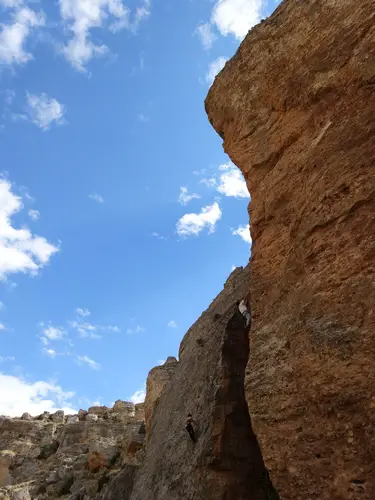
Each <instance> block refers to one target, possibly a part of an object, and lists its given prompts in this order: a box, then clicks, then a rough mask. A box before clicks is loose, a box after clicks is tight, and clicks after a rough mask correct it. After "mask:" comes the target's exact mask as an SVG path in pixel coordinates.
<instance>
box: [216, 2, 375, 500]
mask: <svg viewBox="0 0 375 500" xmlns="http://www.w3.org/2000/svg"><path fill="white" fill-rule="evenodd" d="M206 109H207V112H208V116H209V119H210V121H211V123H212V125H213V127H214V128H215V129H216V130H217V132H218V133H219V134H220V135H221V137H222V138H223V141H224V149H225V151H226V152H227V153H228V154H229V155H230V157H231V159H232V160H233V162H234V163H235V164H236V165H237V166H238V167H239V168H240V169H241V171H242V173H243V175H244V176H245V179H246V181H247V185H248V188H249V191H250V193H251V195H252V201H251V204H250V218H251V231H252V237H253V241H254V243H253V248H252V278H251V281H250V283H251V284H250V283H249V287H251V297H252V312H253V326H252V330H251V332H250V346H251V352H250V358H249V362H248V365H247V371H246V379H245V390H246V397H247V401H248V405H249V409H250V414H251V418H252V425H253V428H254V431H255V434H256V435H257V438H258V440H259V443H260V446H261V450H262V455H263V458H264V461H265V464H266V466H267V468H268V469H269V471H270V475H271V478H272V481H273V483H274V485H275V487H276V489H277V490H278V492H279V494H280V497H281V498H283V499H286V500H301V499H305V500H307V499H322V500H324V499H327V500H328V499H329V500H333V499H345V500H349V499H350V500H358V499H359V498H362V499H366V500H370V499H374V498H375V476H374V470H375V427H374V424H375V362H374V359H375V279H374V278H375V4H374V1H373V0H361V1H358V0H304V1H303V2H302V1H300V2H296V1H295V0H286V1H284V2H283V3H282V4H281V6H280V7H279V8H278V9H277V11H276V12H275V13H274V14H273V15H272V16H271V18H269V19H268V20H266V21H264V22H263V23H261V24H260V25H258V26H256V27H255V28H254V29H253V30H252V31H251V32H250V33H249V34H248V36H247V37H246V38H245V40H244V41H243V43H242V45H241V47H240V48H239V50H238V52H237V53H236V55H235V56H234V57H233V59H232V60H231V61H229V62H228V63H227V64H226V66H225V68H224V70H223V71H222V72H221V73H220V74H219V76H218V77H217V78H216V80H215V82H214V84H213V86H212V88H211V90H210V92H209V95H208V97H207V100H206ZM249 292H250V290H249Z"/></svg>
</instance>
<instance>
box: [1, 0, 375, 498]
mask: <svg viewBox="0 0 375 500" xmlns="http://www.w3.org/2000/svg"><path fill="white" fill-rule="evenodd" d="M374 21H375V9H374V1H373V0H361V1H358V0H304V1H303V2H302V1H296V0H285V1H284V2H283V3H282V4H281V5H280V7H279V8H278V9H277V10H276V11H275V13H274V14H273V15H272V16H271V17H270V18H269V19H268V20H266V21H263V22H262V23H261V24H260V25H258V26H256V27H255V28H254V29H253V30H252V31H251V32H250V33H249V34H248V36H247V37H246V38H245V40H244V41H243V43H242V44H241V46H240V48H239V50H238V52H237V53H236V55H235V56H234V57H233V59H232V60H231V61H229V62H228V63H227V65H226V66H225V68H224V69H223V71H222V72H221V73H220V74H219V75H218V77H217V78H216V80H215V82H214V84H213V86H212V88H211V90H210V92H209V95H208V97H207V100H206V109H207V113H208V116H209V119H210V121H211V123H212V125H213V126H214V128H215V129H216V130H217V132H218V133H219V134H220V136H221V137H222V139H223V141H224V149H225V151H226V152H227V153H228V154H229V155H230V157H231V159H232V160H233V162H234V163H235V164H236V165H237V166H238V167H239V168H240V169H241V171H242V173H243V175H244V177H245V179H246V182H247V185H248V188H249V190H250V192H251V195H252V201H251V204H250V210H249V212H250V215H251V228H252V236H253V240H254V244H253V248H252V261H251V271H250V267H247V268H245V269H242V268H238V269H236V270H235V271H234V272H233V273H232V274H231V276H230V277H229V279H228V280H227V282H226V283H225V286H224V289H223V291H222V292H221V293H220V294H219V295H218V296H217V297H216V299H215V300H214V301H213V303H212V304H211V305H210V306H209V308H208V309H207V310H206V311H205V312H204V313H203V314H202V315H201V317H200V318H199V319H198V320H197V322H196V323H195V324H194V325H193V326H192V327H191V328H190V329H189V331H188V332H187V333H186V335H185V337H184V339H183V341H182V343H181V346H180V352H179V359H178V361H177V360H176V359H175V358H168V360H167V362H166V363H165V364H164V365H163V366H162V367H157V368H155V369H153V370H152V371H151V372H150V374H149V377H148V381H147V396H146V401H145V404H144V406H143V405H141V406H136V407H134V406H133V405H131V404H129V403H124V402H121V401H118V402H116V404H115V405H114V407H113V408H112V409H109V408H106V407H94V408H91V409H89V410H88V412H83V411H81V412H80V413H79V415H77V416H73V417H68V418H67V417H65V416H64V415H63V414H62V413H61V412H57V413H55V414H53V415H48V414H44V415H41V416H40V417H38V418H37V419H33V418H31V417H30V416H29V415H24V416H23V417H22V418H21V419H6V418H1V419H0V450H1V451H0V486H1V488H0V500H31V499H36V500H47V499H51V500H52V499H54V498H56V497H59V498H61V499H63V500H120V499H121V500H181V499H183V500H274V499H275V500H276V499H277V498H279V496H280V498H281V499H283V500H302V499H303V500H313V499H316V500H318V499H319V500H359V499H361V498H362V499H363V500H373V499H374V498H375V479H374V475H373V471H374V468H375V431H374V423H375V412H374V409H375V364H374V358H375V339H374V336H375V319H374V318H375V307H374V304H375V286H374V283H375V279H374V274H375V266H374V264H375V262H374V261H375V215H374V211H375V210H374V209H375V171H374V169H375V98H374V89H375V22H374ZM245 296H246V297H247V298H248V299H250V298H251V305H252V327H251V332H249V331H248V330H247V329H246V328H245V324H244V319H243V317H242V316H241V314H240V313H239V312H238V309H237V307H236V301H237V300H239V299H241V298H243V297H245ZM143 413H144V415H143ZM188 413H192V415H193V418H194V420H195V424H194V426H195V431H196V436H197V439H196V442H195V443H193V442H192V441H191V440H190V438H189V436H188V434H187V432H186V429H185V424H186V417H187V415H188ZM145 432H147V440H146V441H147V442H146V443H145V442H144V440H145ZM273 485H274V486H275V488H276V490H277V491H276V490H275V489H274V486H273Z"/></svg>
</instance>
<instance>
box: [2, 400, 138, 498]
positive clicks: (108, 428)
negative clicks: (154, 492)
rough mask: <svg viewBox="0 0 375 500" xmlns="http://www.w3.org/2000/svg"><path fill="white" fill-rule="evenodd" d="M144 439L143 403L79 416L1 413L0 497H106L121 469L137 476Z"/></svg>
mask: <svg viewBox="0 0 375 500" xmlns="http://www.w3.org/2000/svg"><path fill="white" fill-rule="evenodd" d="M93 417H95V418H93ZM144 438H145V429H144V414H143V405H142V404H141V405H134V404H132V403H127V402H123V401H117V402H116V403H115V405H114V407H113V409H111V408H107V407H92V408H89V410H88V412H85V411H83V410H82V411H80V413H79V415H75V416H72V415H71V416H67V417H66V416H65V415H64V413H63V412H61V411H59V412H56V413H54V414H51V415H50V414H49V413H44V414H43V415H40V416H39V417H36V418H33V417H31V416H30V415H28V414H23V415H22V418H21V419H18V418H13V419H10V418H5V417H1V418H0V500H31V499H37V500H44V499H53V498H63V499H70V500H89V499H95V498H98V499H99V498H102V494H103V492H105V490H106V485H107V483H109V482H111V478H112V477H115V476H117V474H118V473H119V472H120V471H121V468H122V472H121V473H122V474H123V475H124V474H128V475H130V476H132V475H134V470H136V469H137V467H139V465H140V463H141V461H142V453H143V441H144ZM130 491H131V489H130ZM130 491H129V492H130ZM108 498H110V497H108Z"/></svg>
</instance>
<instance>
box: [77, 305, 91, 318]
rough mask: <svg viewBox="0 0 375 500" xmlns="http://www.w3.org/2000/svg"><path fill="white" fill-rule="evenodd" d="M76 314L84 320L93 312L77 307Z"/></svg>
mask: <svg viewBox="0 0 375 500" xmlns="http://www.w3.org/2000/svg"><path fill="white" fill-rule="evenodd" d="M76 313H77V314H78V315H79V316H82V317H83V318H86V317H87V316H90V315H91V312H90V311H89V310H88V309H83V308H82V307H77V309H76Z"/></svg>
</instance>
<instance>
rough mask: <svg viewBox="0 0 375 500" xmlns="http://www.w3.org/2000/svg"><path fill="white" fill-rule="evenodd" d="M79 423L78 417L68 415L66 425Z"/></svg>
mask: <svg viewBox="0 0 375 500" xmlns="http://www.w3.org/2000/svg"><path fill="white" fill-rule="evenodd" d="M77 422H79V416H78V415H68V417H67V418H66V423H67V424H75V423H77Z"/></svg>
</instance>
